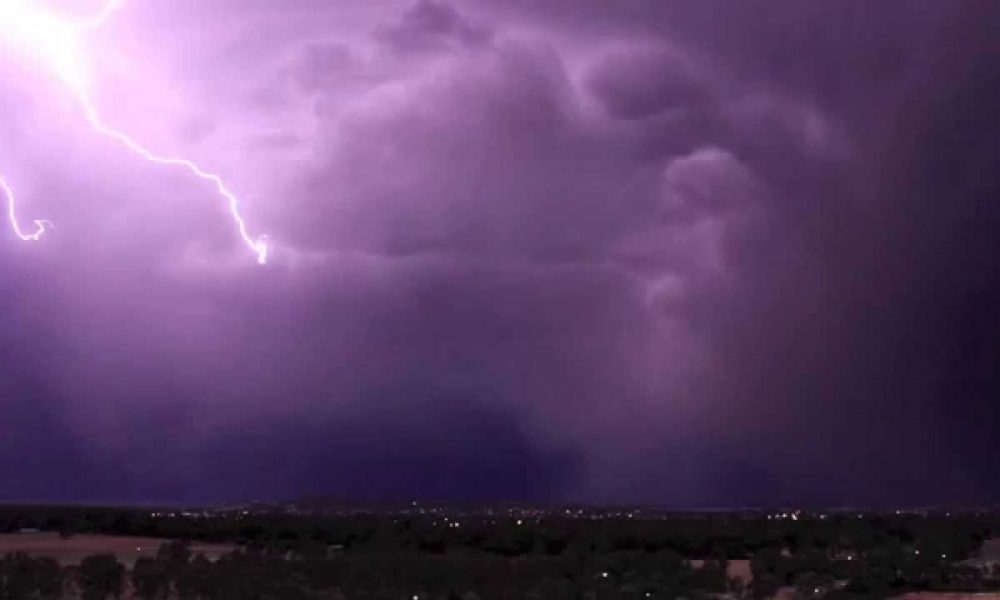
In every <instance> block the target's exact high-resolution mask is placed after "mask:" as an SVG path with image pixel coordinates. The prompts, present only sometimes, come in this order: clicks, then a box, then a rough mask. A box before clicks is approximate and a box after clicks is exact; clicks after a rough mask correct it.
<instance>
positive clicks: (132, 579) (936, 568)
mask: <svg viewBox="0 0 1000 600" xmlns="http://www.w3.org/2000/svg"><path fill="white" fill-rule="evenodd" d="M726 568H727V564H726V561H725V560H724V559H718V560H709V561H706V562H705V563H704V564H698V565H697V566H696V565H694V564H692V562H691V561H688V560H685V559H684V558H683V557H681V556H680V555H679V554H676V553H674V552H672V551H669V550H667V551H659V552H646V551H618V552H612V553H607V554H591V555H573V554H565V555H562V556H557V557H553V556H531V557H521V558H505V557H498V556H493V555H480V556H477V555H474V554H464V555H443V556H428V555H424V554H420V553H405V552H396V553H374V554H366V553H356V554H351V553H345V552H337V551H332V550H331V549H330V548H328V547H326V546H323V545H321V544H310V543H302V544H298V545H296V546H295V547H294V548H293V549H291V550H285V549H282V548H279V547H277V546H270V547H265V546H261V545H258V544H251V545H249V546H247V547H245V548H241V549H239V550H236V551H234V552H231V553H229V554H226V555H223V556H222V557H221V558H220V559H218V560H217V561H214V562H212V561H209V560H208V559H206V558H205V557H204V556H202V555H200V554H198V555H194V556H192V554H191V551H190V549H189V547H188V545H187V544H185V543H183V542H172V543H168V544H165V545H164V546H163V547H161V549H160V551H159V553H158V555H157V556H156V558H143V559H140V560H138V561H137V562H136V563H135V565H134V566H133V567H132V569H130V570H128V569H126V567H125V566H124V565H123V564H121V563H120V562H119V561H118V560H117V558H116V557H115V556H114V555H111V554H97V555H93V556H90V557H87V558H85V559H84V560H83V561H82V563H81V564H80V565H78V566H70V567H65V568H61V567H60V566H59V565H58V563H56V562H55V561H54V560H53V559H47V558H32V557H29V556H27V555H25V554H10V555H7V556H5V557H3V558H2V559H0V598H10V599H15V598H17V599H22V598H23V599H39V600H41V599H50V598H82V599H83V600H104V599H107V598H122V597H129V598H141V599H149V600H161V599H166V598H179V599H185V600H187V599H190V600H198V599H206V600H207V599H220V600H272V599H273V600H284V599H290V600H296V599H301V600H308V599H319V598H326V599H330V600H348V599H350V600H383V599H385V600H388V599H395V600H402V599H410V598H418V599H423V600H508V599H532V600H535V599H537V600H612V599H616V600H640V599H645V598H664V599H668V598H669V599H678V598H689V599H707V598H732V599H743V598H745V599H748V600H749V599H762V598H771V597H773V596H774V595H775V593H776V592H777V591H778V590H779V589H780V588H783V587H787V586H794V590H793V593H794V594H796V596H797V597H799V598H828V599H844V600H847V599H861V598H882V599H884V598H890V597H894V596H896V595H899V594H902V593H904V592H907V591H914V590H934V589H940V590H955V589H961V590H966V591H967V590H977V589H985V588H986V587H988V585H987V584H989V583H990V581H989V580H988V579H985V578H983V577H982V576H981V574H978V573H973V572H972V571H971V570H969V569H967V568H962V567H955V566H952V565H950V564H947V563H945V562H942V561H938V560H931V559H912V558H907V557H905V556H902V555H898V556H892V555H890V554H880V555H879V556H877V557H869V558H868V559H864V560H861V559H856V560H850V561H844V560H834V559H831V557H829V556H821V555H818V554H813V555H799V556H795V555H788V554H787V553H782V552H774V551H772V550H767V551H762V552H761V553H760V554H759V555H758V557H756V558H755V559H754V560H753V575H754V579H753V582H752V583H751V584H750V585H749V586H744V585H743V583H742V582H741V581H739V580H737V579H734V578H730V577H727V574H726ZM992 583H994V584H995V583H1000V582H998V581H993V582H992Z"/></svg>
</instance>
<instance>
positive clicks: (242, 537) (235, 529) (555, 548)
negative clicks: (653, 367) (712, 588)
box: [0, 506, 1000, 561]
mask: <svg viewBox="0 0 1000 600" xmlns="http://www.w3.org/2000/svg"><path fill="white" fill-rule="evenodd" d="M154 514H155V515H156V516H154ZM170 514H173V515H174V516H168V515H170ZM456 525H457V526H456ZM23 529H38V530H44V531H58V532H61V533H63V534H65V535H72V534H75V533H94V534H109V535H125V536H143V537H158V538H167V539H181V540H190V541H199V542H217V543H236V544H249V543H253V542H257V543H262V544H280V543H290V542H297V541H316V542H323V543H325V544H326V545H329V546H339V547H341V548H342V549H344V550H348V551H364V550H395V549H398V550H406V551H418V552H424V553H428V554H444V553H453V552H462V551H474V552H488V553H493V554H498V555H502V556H509V557H516V556H521V555H528V554H548V555H559V554H561V553H562V552H563V551H566V550H570V549H571V550H573V551H576V552H587V553H606V552H616V551H630V550H642V551H646V552H658V551H662V550H671V551H673V552H677V553H679V554H681V555H683V556H685V557H698V558H710V557H724V558H728V559H749V558H752V557H754V556H755V555H756V554H757V553H758V552H759V551H761V550H764V549H767V548H785V549H787V550H788V551H790V552H798V551H800V550H807V549H810V550H818V551H822V552H827V553H834V554H836V553H840V554H843V553H847V552H856V553H866V552H869V551H872V550H875V549H879V548H886V547H907V548H911V549H915V550H921V551H924V552H925V553H927V554H932V555H934V554H936V555H941V554H944V555H946V556H947V557H948V558H949V560H951V561H958V560H963V559H965V558H968V557H969V556H970V555H971V554H972V553H973V552H974V551H975V550H977V549H978V548H979V547H980V545H981V544H982V542H983V540H985V539H989V538H991V537H994V536H995V535H1000V534H998V532H1000V517H998V516H994V515H971V514H970V515H958V516H951V517H945V516H935V517H921V516H917V515H883V516H874V517H865V518H858V517H857V516H854V515H831V516H830V517H829V518H826V519H823V520H820V519H800V520H798V521H793V520H791V519H784V520H771V519H766V518H763V517H761V518H741V517H734V516H727V515H711V516H703V517H687V518H676V519H597V520H589V519H568V518H561V517H559V516H558V515H555V516H552V517H546V518H539V519H527V518H508V517H492V516H481V515H480V516H460V515H451V516H448V515H442V514H429V515H419V514H409V515H407V514H386V515H359V516H310V515H288V514H283V513H280V512H274V513H266V514H261V513H257V514H250V515H249V516H242V515H241V514H240V513H231V514H224V515H221V514H220V515H213V516H183V515H182V514H181V513H180V512H174V513H169V512H165V511H162V512H161V511H158V512H155V513H154V512H152V511H148V510H136V509H114V508H77V507H74V508H60V507H15V506H7V507H0V532H16V531H21V530H23Z"/></svg>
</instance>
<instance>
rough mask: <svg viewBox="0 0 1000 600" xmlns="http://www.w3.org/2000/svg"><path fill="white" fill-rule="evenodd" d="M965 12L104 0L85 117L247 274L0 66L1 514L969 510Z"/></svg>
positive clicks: (998, 189)
mask: <svg viewBox="0 0 1000 600" xmlns="http://www.w3.org/2000/svg"><path fill="white" fill-rule="evenodd" d="M51 4H52V5H61V6H62V9H63V10H67V11H75V12H78V13H81V14H84V13H87V12H92V11H93V10H95V9H97V8H98V7H99V5H100V2H89V1H88V2H84V0H78V1H75V0H59V1H53V2H52V3H51ZM997 23H1000V5H998V4H997V3H996V2H995V1H994V0H982V1H978V0H953V1H949V2H940V1H936V0H912V1H905V2H904V1H900V0H885V1H883V2H877V3H873V2H869V1H867V0H843V1H838V2H830V1H829V0H741V1H739V2H731V1H723V0H697V1H696V0H659V1H656V2H652V1H648V0H616V1H614V2H608V1H607V0H546V1H545V2H535V1H528V0H452V1H450V2H446V1H444V0H417V1H415V2H414V1H413V0H400V1H396V0H339V1H337V2H330V1H328V0H282V1H281V2H276V1H274V0H126V3H125V6H124V7H123V9H122V11H121V12H120V13H119V14H117V15H116V16H115V17H114V18H113V19H112V21H111V22H109V23H108V25H107V26H106V28H105V29H104V30H102V31H101V32H100V33H99V34H97V35H94V36H92V37H91V38H90V39H89V41H88V45H87V48H88V56H87V57H88V60H89V63H90V70H91V73H92V76H93V78H94V86H93V89H94V96H95V98H94V100H95V102H96V104H97V105H98V107H99V109H100V110H101V113H102V115H103V116H104V119H105V120H106V121H107V122H109V123H111V124H113V125H114V126H115V127H118V128H120V129H122V130H125V131H127V132H129V133H130V134H132V135H133V136H134V137H136V138H138V139H140V140H142V141H143V142H144V143H145V144H146V145H148V146H150V147H153V148H156V149H158V150H160V151H163V152H165V153H174V154H183V155H185V156H189V157H191V158H193V159H196V160H197V161H199V162H200V163H202V164H203V165H204V166H207V167H209V168H211V169H212V170H214V171H216V172H218V173H219V174H221V175H222V176H223V177H224V178H225V179H226V180H227V181H228V182H229V184H230V186H231V187H232V188H233V189H234V190H235V191H236V192H238V193H239V194H240V195H241V196H242V197H243V198H244V214H245V216H246V218H247V220H248V223H249V224H250V226H251V228H252V229H253V230H254V231H255V232H266V233H267V234H269V235H270V238H271V240H272V242H273V253H272V261H271V264H269V265H267V266H266V267H259V266H257V265H256V264H255V263H254V260H253V256H252V255H251V254H250V253H248V252H247V249H246V247H244V246H242V245H241V243H240V241H239V239H238V238H237V236H236V234H235V231H234V229H233V226H232V222H231V221H230V220H229V219H228V216H227V214H226V211H225V206H224V204H223V203H222V202H221V201H220V199H219V198H218V197H217V196H215V195H214V194H213V193H212V189H211V188H210V187H209V186H206V185H204V184H203V183H202V182H199V181H198V180H196V179H192V178H191V177H189V176H187V175H186V174H185V173H184V172H183V171H178V170H173V169H169V168H166V169H165V168H162V167H157V166H154V165H150V164H148V163H144V162H142V161H141V160H138V159H137V158H136V157H135V156H134V155H132V154H129V153H128V152H126V151H124V150H123V149H122V148H121V147H120V146H117V145H115V144H114V143H113V142H111V141H110V140H108V139H107V138H102V137H101V136H98V135H95V133H94V132H93V131H92V130H91V129H89V128H88V127H87V126H86V121H85V120H84V119H83V118H82V115H81V114H80V111H79V107H78V106H77V105H76V104H75V102H74V98H73V96H72V94H69V93H67V91H66V90H65V87H64V86H62V85H61V83H60V82H58V81H56V80H55V79H53V78H52V77H51V76H50V75H49V74H48V73H47V72H45V71H44V70H40V69H38V65H37V64H36V63H35V62H32V61H31V60H29V59H26V58H25V57H24V56H18V55H13V54H11V53H7V54H4V53H2V52H0V173H2V174H3V175H4V176H5V177H6V178H7V179H8V180H9V181H10V182H11V184H12V185H14V186H15V187H16V188H17V189H18V192H19V195H20V205H19V209H20V212H21V214H22V215H23V217H24V218H26V219H30V218H33V217H36V216H44V217H47V218H49V219H51V220H52V221H53V222H55V224H56V229H55V230H54V231H52V232H50V234H49V235H48V236H47V237H45V238H44V239H43V240H42V241H41V242H38V243H24V242H20V241H19V240H17V239H16V238H15V237H14V236H13V234H12V233H11V232H10V230H9V229H7V228H6V227H5V228H4V229H2V230H0V231H2V232H4V233H3V234H2V235H0V282H2V283H0V481H2V482H3V485H2V486H0V499H7V500H13V499H19V500H23V499H36V500H37V499H42V500H85V501H111V500H113V501H130V502H141V501H181V502H202V501H213V502H215V501H226V500H233V499H246V498H293V497H296V496H299V495H304V494H330V495H336V496H341V497H353V498H373V497H393V498H406V497H420V498H429V499H450V500H482V499H504V500H588V501H600V502H605V501H630V502H632V501H634V502H657V503H664V504H672V505H677V506H704V505H733V504H759V503H786V502H787V503H799V502H802V503H815V504H871V503H906V504H922V503H973V502H996V501H1000V483H998V479H997V478H996V473H997V470H998V469H1000V453H997V452H996V440H997V435H998V434H1000V403H998V400H1000V375H998V374H1000V370H998V369H997V364H998V360H1000V308H998V307H1000V270H998V269H1000V235H998V232H1000V204H997V202H996V201H997V200H998V196H1000V173H998V171H997V164H998V161H1000V148H998V140H1000V79H998V76H997V70H996V59H997V55H998V52H1000V47H998V44H997V39H998V31H997V25H996V24H997ZM0 42H2V40H0ZM3 47H4V46H3V45H2V43H0V48H3Z"/></svg>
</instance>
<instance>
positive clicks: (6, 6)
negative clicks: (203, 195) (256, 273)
mask: <svg viewBox="0 0 1000 600" xmlns="http://www.w3.org/2000/svg"><path fill="white" fill-rule="evenodd" d="M123 3H124V0H110V1H109V2H108V3H106V4H105V5H104V6H103V8H102V9H101V11H100V12H99V13H98V14H97V15H95V16H93V17H90V18H88V19H85V20H83V21H81V22H77V23H72V22H69V21H67V20H66V19H61V18H59V17H57V16H55V15H52V14H50V13H48V12H46V11H44V10H42V9H39V8H36V7H33V6H32V0H0V32H2V33H3V35H4V37H7V38H10V39H11V40H13V41H14V42H15V44H17V45H18V46H19V47H23V48H26V49H27V50H28V51H30V52H31V53H32V54H35V55H38V56H40V57H41V58H42V59H43V60H44V61H45V62H46V63H47V64H48V66H49V67H50V68H51V69H52V70H53V72H54V73H55V74H56V75H57V76H58V77H59V78H60V79H62V80H63V82H64V83H66V85H67V86H69V88H70V89H71V90H72V91H73V93H74V95H75V96H76V98H77V100H78V101H79V103H80V106H81V108H82V109H83V113H84V116H85V118H86V120H87V123H88V124H89V125H90V127H91V128H92V129H93V130H94V131H95V132H97V133H99V134H100V135H102V136H105V137H107V138H110V139H112V140H114V141H115V142H117V143H118V144H120V145H121V146H123V147H124V148H126V149H127V150H128V151H130V152H131V153H133V154H135V155H137V156H139V157H140V158H142V159H144V160H146V161H148V162H151V163H154V164H157V165H162V166H170V167H178V168H182V169H184V170H186V171H187V172H189V173H190V174H191V175H192V176H194V177H195V178H197V179H200V180H202V181H204V182H205V183H208V184H211V185H212V187H214V188H215V191H216V193H217V194H218V195H219V196H220V197H221V198H222V199H223V200H225V202H226V205H227V206H228V208H229V214H230V216H231V217H232V219H233V222H234V223H235V224H236V229H237V232H238V233H239V236H240V239H241V240H242V241H243V243H244V245H246V246H247V248H249V249H250V250H251V251H252V252H253V253H254V254H255V255H256V256H257V262H258V263H259V264H262V265H263V264H266V263H267V258H268V244H267V236H265V235H260V236H257V237H253V236H251V235H250V233H249V231H248V228H247V224H246V221H245V220H244V218H243V216H242V214H241V213H240V201H239V198H238V197H237V196H236V194H235V193H233V192H232V191H231V190H230V189H229V187H227V186H226V183H225V182H224V181H223V180H222V178H221V177H219V176H218V175H216V174H214V173H212V172H210V171H206V170H205V169H203V168H202V167H201V166H199V165H198V164H197V163H195V162H194V161H192V160H188V159H186V158H176V157H169V156H162V155H159V154H157V153H155V152H153V151H152V150H149V149H147V148H146V147H144V146H143V145H141V144H140V143H139V142H137V141H135V140H134V139H133V138H131V137H130V136H129V135H127V134H125V133H123V132H121V131H118V130H116V129H114V128H112V127H110V126H109V125H107V124H106V123H105V122H104V121H103V120H102V119H101V116H100V114H99V112H98V110H97V107H96V105H95V103H94V102H93V100H92V99H91V96H90V93H89V86H88V82H89V81H88V77H87V72H86V69H85V68H84V66H83V64H82V63H81V60H80V56H81V55H82V53H81V52H80V43H79V41H80V38H81V37H82V34H83V33H87V32H90V31H94V30H97V29H100V28H101V26H103V25H104V24H105V23H106V22H107V21H108V20H109V19H110V18H111V17H112V16H113V15H114V14H115V12H117V11H118V10H119V9H120V8H121V7H122V5H123ZM0 189H2V190H3V192H4V195H5V196H6V199H7V218H8V220H9V222H10V225H11V228H12V229H13V230H14V233H15V234H16V235H17V237H18V238H20V239H22V240H24V241H37V240H39V239H41V237H42V236H43V235H44V234H45V233H46V232H47V230H48V229H51V228H52V224H51V223H50V222H49V221H47V220H45V219H36V220H34V224H35V230H34V232H33V233H26V232H25V231H24V229H23V228H22V227H21V225H20V224H19V222H18V219H17V199H16V197H15V194H14V191H13V189H12V188H11V186H10V185H9V184H8V183H7V181H6V180H5V179H4V178H3V177H2V176H0Z"/></svg>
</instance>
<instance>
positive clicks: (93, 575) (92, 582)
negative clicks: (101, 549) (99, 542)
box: [77, 554, 125, 600]
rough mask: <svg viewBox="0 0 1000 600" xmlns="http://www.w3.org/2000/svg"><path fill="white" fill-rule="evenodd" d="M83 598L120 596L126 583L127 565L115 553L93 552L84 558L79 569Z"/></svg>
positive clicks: (78, 574)
mask: <svg viewBox="0 0 1000 600" xmlns="http://www.w3.org/2000/svg"><path fill="white" fill-rule="evenodd" d="M77 583H78V584H79V586H80V592H81V594H82V596H83V600H105V599H106V598H107V597H108V596H110V597H112V598H120V597H121V595H122V586H123V584H124V583H125V567H124V566H123V565H122V564H121V563H120V562H118V559H117V558H115V555H114V554H93V555H91V556H88V557H86V558H84V559H83V561H82V562H81V563H80V568H79V569H78V570H77Z"/></svg>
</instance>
